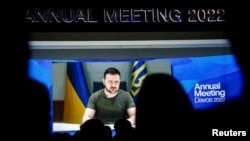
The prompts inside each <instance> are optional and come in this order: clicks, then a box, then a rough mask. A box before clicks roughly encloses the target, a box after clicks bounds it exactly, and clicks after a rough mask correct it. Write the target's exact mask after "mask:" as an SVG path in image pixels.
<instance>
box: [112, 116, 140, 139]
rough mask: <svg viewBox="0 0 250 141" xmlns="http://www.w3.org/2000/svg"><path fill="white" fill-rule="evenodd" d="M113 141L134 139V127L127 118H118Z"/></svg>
mask: <svg viewBox="0 0 250 141" xmlns="http://www.w3.org/2000/svg"><path fill="white" fill-rule="evenodd" d="M114 129H115V135H114V136H113V141H131V140H133V139H134V137H135V136H134V135H135V133H134V128H133V126H132V125H131V123H130V122H129V121H128V120H127V119H118V120H117V121H116V122H115V124H114Z"/></svg>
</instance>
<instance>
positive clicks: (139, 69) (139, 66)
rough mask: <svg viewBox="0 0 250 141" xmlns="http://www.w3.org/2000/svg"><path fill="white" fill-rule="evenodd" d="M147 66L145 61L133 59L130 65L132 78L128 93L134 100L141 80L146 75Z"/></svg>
mask: <svg viewBox="0 0 250 141" xmlns="http://www.w3.org/2000/svg"><path fill="white" fill-rule="evenodd" d="M147 75H148V74H147V66H146V62H145V61H135V62H133V66H132V79H131V91H130V93H131V94H132V96H133V97H134V100H135V101H136V99H137V98H136V97H137V94H138V93H139V91H140V88H141V86H142V82H143V80H144V79H145V78H146V76H147Z"/></svg>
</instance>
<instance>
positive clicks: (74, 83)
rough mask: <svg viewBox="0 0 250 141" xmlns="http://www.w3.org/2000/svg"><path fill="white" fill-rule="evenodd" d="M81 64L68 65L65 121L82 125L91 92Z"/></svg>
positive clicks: (70, 63)
mask: <svg viewBox="0 0 250 141" xmlns="http://www.w3.org/2000/svg"><path fill="white" fill-rule="evenodd" d="M85 79H86V78H85V75H84V71H83V68H82V64H81V62H69V63H67V76H66V83H65V98H64V113H63V121H64V122H66V123H77V124H80V123H82V116H83V114H84V112H85V107H86V106H87V103H88V99H89V90H88V86H87V83H86V80H85Z"/></svg>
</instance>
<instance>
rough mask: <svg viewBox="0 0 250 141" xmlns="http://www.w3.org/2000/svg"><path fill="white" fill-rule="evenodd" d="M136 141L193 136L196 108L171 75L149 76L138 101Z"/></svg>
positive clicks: (144, 82)
mask: <svg viewBox="0 0 250 141" xmlns="http://www.w3.org/2000/svg"><path fill="white" fill-rule="evenodd" d="M136 106H137V112H136V128H135V130H136V135H137V139H140V138H151V139H159V140H165V139H168V138H169V137H175V138H178V137H183V136H190V135H191V134H189V133H190V132H189V131H190V129H191V128H192V124H193V123H192V121H190V120H192V115H193V113H194V110H193V107H192V104H191V102H190V101H189V98H188V96H187V94H186V93H185V91H184V89H183V87H182V86H181V85H180V83H179V82H178V81H177V80H176V79H175V78H174V77H172V76H171V75H169V74H163V73H162V74H161V73H156V74H150V75H148V76H147V77H146V79H145V80H144V81H143V84H142V87H141V89H140V92H139V93H138V99H137V103H136Z"/></svg>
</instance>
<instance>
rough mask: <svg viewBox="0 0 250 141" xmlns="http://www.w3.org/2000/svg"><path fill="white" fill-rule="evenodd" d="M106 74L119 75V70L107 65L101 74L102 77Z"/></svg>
mask: <svg viewBox="0 0 250 141" xmlns="http://www.w3.org/2000/svg"><path fill="white" fill-rule="evenodd" d="M106 74H118V75H119V76H121V73H120V71H119V70H118V69H117V68H114V67H109V68H107V69H106V70H105V71H104V76H103V77H104V78H105V76H106Z"/></svg>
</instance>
